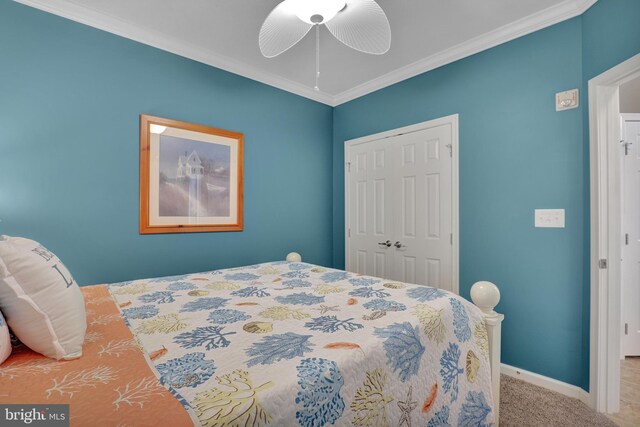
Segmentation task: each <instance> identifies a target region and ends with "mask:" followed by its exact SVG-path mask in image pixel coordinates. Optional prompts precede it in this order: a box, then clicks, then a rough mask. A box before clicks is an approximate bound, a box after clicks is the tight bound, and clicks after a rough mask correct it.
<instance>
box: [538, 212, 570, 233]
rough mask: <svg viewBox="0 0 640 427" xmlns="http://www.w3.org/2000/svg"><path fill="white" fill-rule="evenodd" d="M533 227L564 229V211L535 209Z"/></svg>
mask: <svg viewBox="0 0 640 427" xmlns="http://www.w3.org/2000/svg"><path fill="white" fill-rule="evenodd" d="M535 226H536V227H538V228H564V209H536V211H535Z"/></svg>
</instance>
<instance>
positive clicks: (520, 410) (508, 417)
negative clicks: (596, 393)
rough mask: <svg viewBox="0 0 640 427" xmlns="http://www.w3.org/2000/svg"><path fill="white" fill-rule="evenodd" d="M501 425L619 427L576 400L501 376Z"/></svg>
mask: <svg viewBox="0 0 640 427" xmlns="http://www.w3.org/2000/svg"><path fill="white" fill-rule="evenodd" d="M500 425H501V426H508V427H556V426H557V427H573V426H575V427H589V426H598V427H600V426H607V427H608V426H616V424H615V423H614V422H613V421H611V420H610V419H609V418H607V417H606V416H604V415H603V414H599V413H597V412H595V411H594V410H592V409H591V408H589V407H588V406H587V405H585V404H584V403H582V402H580V401H579V400H577V399H572V398H570V397H567V396H564V395H562V394H559V393H555V392H553V391H550V390H547V389H545V388H541V387H538V386H535V385H533V384H529V383H526V382H524V381H520V380H517V379H515V378H511V377H508V376H506V375H502V378H501V382H500Z"/></svg>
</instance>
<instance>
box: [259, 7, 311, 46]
mask: <svg viewBox="0 0 640 427" xmlns="http://www.w3.org/2000/svg"><path fill="white" fill-rule="evenodd" d="M285 3H287V2H286V1H284V2H282V3H280V4H279V5H278V6H276V7H275V8H274V9H273V10H272V11H271V13H270V14H269V16H267V19H265V20H264V23H263V24H262V28H260V36H259V45H260V51H261V52H262V54H263V55H264V56H266V57H267V58H273V57H274V56H278V55H280V54H281V53H282V52H284V51H286V50H288V49H290V48H291V47H293V46H294V45H295V44H296V43H298V42H299V41H300V40H301V39H302V38H303V37H304V36H305V35H307V33H308V32H309V30H310V29H311V27H313V25H311V24H309V23H306V22H304V21H302V20H300V19H299V18H298V17H297V16H296V15H295V14H294V13H292V12H291V11H290V10H289V8H288V7H287V6H288V5H287V4H285Z"/></svg>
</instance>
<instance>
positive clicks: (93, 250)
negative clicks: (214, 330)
mask: <svg viewBox="0 0 640 427" xmlns="http://www.w3.org/2000/svg"><path fill="white" fill-rule="evenodd" d="M140 113H147V114H153V115H158V116H163V117H169V118H173V119H178V120H185V121H190V122H194V123H201V124H206V125H210V126H215V127H219V128H223V129H230V130H234V131H239V132H244V134H245V199H244V201H245V211H244V212H245V230H244V232H241V233H204V234H177V235H148V236H141V235H139V234H138V181H139V175H138V161H139V155H138V153H139V125H138V120H139V115H140ZM331 129H332V110H331V108H330V107H327V106H324V105H321V104H319V103H316V102H313V101H310V100H306V99H304V98H301V97H298V96H295V95H292V94H289V93H287V92H284V91H281V90H278V89H274V88H272V87H269V86H266V85H263V84H260V83H257V82H255V81H252V80H248V79H245V78H243V77H240V76H237V75H234V74H231V73H227V72H224V71H221V70H218V69H214V68H212V67H209V66H206V65H203V64H199V63H196V62H193V61H190V60H187V59H184V58H181V57H178V56H176V55H172V54H169V53H166V52H163V51H160V50H157V49H153V48H151V47H148V46H144V45H142V44H139V43H135V42H132V41H130V40H127V39H124V38H121V37H117V36H115V35H112V34H109V33H106V32H102V31H98V30H96V29H92V28H89V27H86V26H83V25H80V24H77V23H73V22H71V21H68V20H65V19H62V18H59V17H55V16H53V15H50V14H46V13H43V12H40V11H37V10H35V9H32V8H29V7H26V6H22V5H19V4H17V3H14V2H12V1H9V0H0V219H1V220H2V222H0V234H9V235H21V236H27V237H31V238H34V239H37V240H39V241H41V242H42V243H43V244H44V245H45V246H47V247H49V248H50V249H51V250H53V251H54V252H56V253H57V254H58V255H59V256H60V257H61V258H62V259H63V261H64V262H65V263H66V264H68V267H69V269H70V270H71V271H72V272H74V274H75V276H76V279H77V280H78V282H79V283H82V284H92V283H100V282H111V281H119V280H125V279H133V278H140V277H151V276H157V275H167V274H176V273H181V272H194V271H203V270H208V269H214V268H219V267H226V266H233V265H241V264H248V263H254V262H258V261H268V260H277V259H282V258H283V257H284V256H285V255H286V253H287V252H289V251H291V250H298V251H300V252H301V253H303V254H304V256H305V259H307V260H309V261H311V262H315V263H319V264H331V261H332V258H331V251H332V247H331V245H332V237H331V192H332V189H331V181H332V176H331V144H332V134H331Z"/></svg>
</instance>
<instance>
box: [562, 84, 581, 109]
mask: <svg viewBox="0 0 640 427" xmlns="http://www.w3.org/2000/svg"><path fill="white" fill-rule="evenodd" d="M579 105H580V94H579V92H578V89H572V90H567V91H565V92H558V93H556V111H564V110H570V109H572V108H578V106H579Z"/></svg>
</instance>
